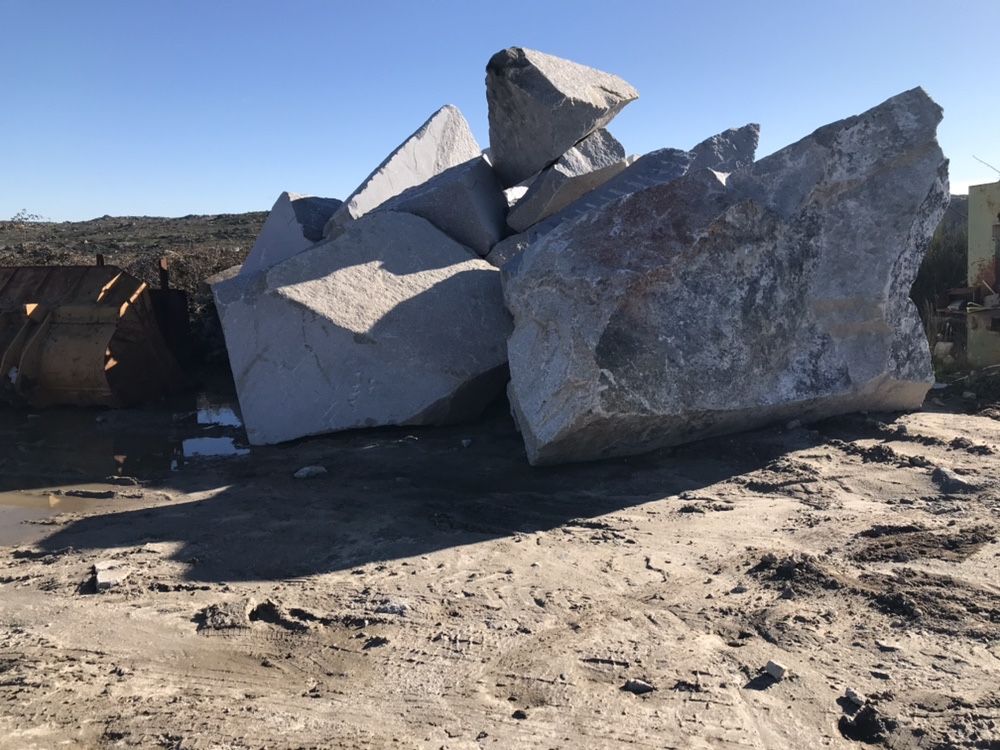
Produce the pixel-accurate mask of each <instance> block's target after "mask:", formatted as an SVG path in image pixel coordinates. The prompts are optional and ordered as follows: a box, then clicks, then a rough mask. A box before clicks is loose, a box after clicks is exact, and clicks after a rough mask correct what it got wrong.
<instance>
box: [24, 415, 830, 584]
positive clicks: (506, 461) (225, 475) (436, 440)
mask: <svg viewBox="0 0 1000 750" xmlns="http://www.w3.org/2000/svg"><path fill="white" fill-rule="evenodd" d="M92 421H93V420H91V422H92ZM807 436H808V433H806V432H805V431H802V430H796V431H793V432H783V431H780V430H765V431H760V432H756V433H751V434H749V435H737V436H733V437H729V438H723V439H716V440H712V441H705V442H701V443H696V444H691V445H688V446H684V447H681V448H677V449H673V450H664V451H659V452H656V453H652V454H647V455H645V456H638V457H632V458H627V459H616V460H609V461H603V462H597V463H589V464H576V465H566V466H558V467H545V468H532V467H530V466H528V464H527V461H526V459H525V455H524V449H523V447H522V444H521V440H520V437H519V436H518V434H517V432H516V431H515V429H514V426H513V423H512V422H511V420H510V418H509V417H508V416H507V415H506V413H505V404H499V405H497V406H496V408H494V409H493V410H492V411H491V412H490V413H489V414H487V415H486V416H485V417H484V418H483V419H481V420H480V421H479V422H477V423H475V424H473V425H462V426H455V427H448V428H424V429H419V430H416V429H380V430H368V431H363V432H353V433H343V434H340V435H332V436H328V437H323V438H317V439H311V440H306V441H301V442H298V443H295V444H290V445H284V446H275V447H270V448H263V449H254V451H253V453H252V455H250V456H248V457H244V458H239V459H234V460H228V461H215V462H203V463H197V464H194V465H189V466H188V467H187V469H186V470H185V471H182V472H174V473H167V474H164V475H161V476H160V477H159V478H157V479H156V480H155V481H153V482H151V483H150V486H147V489H146V491H147V494H149V493H152V492H155V489H156V487H160V488H162V489H165V490H167V491H169V492H171V493H172V494H174V496H175V497H178V498H180V499H179V500H178V501H175V502H172V503H169V504H166V505H157V506H154V507H144V508H141V509H136V510H126V511H123V512H119V513H113V514H109V515H95V516H89V517H83V518H81V519H78V520H75V521H72V522H70V523H68V524H67V525H65V526H63V527H62V528H61V529H60V530H59V531H57V532H55V533H54V534H52V535H50V536H48V537H47V538H46V539H44V540H43V541H42V542H41V543H40V546H41V547H42V548H44V549H46V550H58V549H62V548H65V547H72V548H74V549H77V550H85V549H108V548H116V547H130V546H136V545H141V544H144V543H147V542H155V541H168V542H180V543H181V548H180V550H179V551H178V552H177V554H176V555H175V557H176V558H177V559H179V560H180V561H182V562H184V563H186V564H187V565H188V566H189V567H188V572H187V577H188V578H189V579H191V580H197V581H214V582H220V581H239V580H282V579H288V578H294V577H300V576H306V575H311V574H315V573H324V572H330V571H338V570H349V569H353V568H357V567H360V566H363V565H366V564H369V563H375V562H378V561H384V560H390V559H396V558H400V557H408V556H413V555H419V554H424V553H429V552H432V551H434V550H438V549H442V548H449V547H456V546H461V545H467V544H474V543H476V542H481V541H484V540H487V539H493V538H498V537H507V536H512V535H516V534H518V533H530V532H533V531H539V530H546V529H552V528H555V527H559V526H563V525H569V526H574V525H575V526H581V525H583V526H592V527H595V528H597V529H600V528H601V524H600V522H599V521H594V520H593V519H595V518H596V517H599V516H601V515H603V514H607V513H611V512H613V511H616V510H620V509H622V508H625V507H629V506H634V505H638V504H641V503H643V502H647V501H651V500H655V499H660V498H663V497H668V496H672V495H679V494H681V493H685V492H695V491H698V490H700V489H702V488H705V487H707V486H709V485H712V484H714V483H716V482H719V481H722V480H724V479H727V478H729V477H732V476H734V475H736V474H740V473H743V472H746V471H751V470H753V469H756V468H760V467H762V466H764V465H765V464H766V463H768V462H769V461H771V460H772V459H774V458H776V457H778V456H780V455H782V454H783V453H785V452H787V451H789V450H793V449H798V448H802V447H805V446H803V445H802V444H801V441H802V440H803V439H809V438H808V437H807ZM79 439H80V440H83V441H85V440H86V439H87V437H86V434H82V435H80V436H79ZM816 439H817V440H819V438H816ZM796 441H797V442H796ZM305 465H321V466H323V467H324V468H326V469H327V474H326V475H325V476H322V477H318V478H315V479H310V480H296V479H294V478H292V473H293V472H294V471H295V470H296V469H299V468H300V467H302V466H305ZM205 491H211V494H210V496H202V499H198V500H193V501H187V502H185V501H184V495H183V494H182V493H184V494H188V495H190V494H191V493H198V492H205Z"/></svg>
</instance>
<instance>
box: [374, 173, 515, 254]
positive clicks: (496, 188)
mask: <svg viewBox="0 0 1000 750" xmlns="http://www.w3.org/2000/svg"><path fill="white" fill-rule="evenodd" d="M377 210H379V211H403V212H406V213H410V214H413V215H415V216H420V217H422V218H424V219H427V221H429V222H430V223H431V224H433V225H434V226H436V227H437V228H438V229H440V230H441V231H442V232H444V233H445V234H447V235H448V236H449V237H451V238H452V239H453V240H455V241H456V242H458V243H460V244H462V245H465V246H466V247H471V248H472V249H473V250H475V251H476V252H477V253H478V254H479V255H486V254H487V253H488V252H489V251H490V248H491V247H493V245H495V244H496V243H497V242H499V241H500V240H501V239H502V238H503V236H504V235H505V234H506V217H507V199H506V198H505V197H504V194H503V188H502V187H501V186H500V182H499V180H497V177H496V175H495V174H494V172H493V167H491V166H490V163H489V162H488V161H487V159H486V156H485V155H483V156H476V157H475V158H473V159H469V161H467V162H465V163H464V164H459V165H458V166H457V167H451V168H450V169H446V170H445V171H444V172H442V173H441V174H439V175H437V176H436V177H432V178H431V179H429V180H428V181H427V182H425V183H423V184H422V185H417V186H415V187H411V188H409V189H408V190H404V191H403V192H402V193H400V194H399V195H397V196H396V197H395V198H390V199H389V200H387V201H386V202H385V203H383V204H382V205H381V206H379V207H378V209H377Z"/></svg>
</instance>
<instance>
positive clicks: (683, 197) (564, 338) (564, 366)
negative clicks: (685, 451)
mask: <svg viewBox="0 0 1000 750" xmlns="http://www.w3.org/2000/svg"><path fill="white" fill-rule="evenodd" d="M940 119H941V110H940V108H939V107H938V106H937V105H936V104H935V103H934V102H933V101H932V100H931V99H930V98H929V97H928V96H927V95H926V94H925V93H924V92H923V91H922V90H921V89H914V90H912V91H908V92H905V93H903V94H900V95H899V96H896V97H894V98H892V99H889V100H888V101H886V102H885V103H883V104H881V105H879V106H878V107H875V108H874V109H872V110H869V111H868V112H865V113H864V114H862V115H859V116H855V117H851V118H848V119H846V120H842V121H840V122H836V123H833V124H831V125H828V126H826V127H823V128H820V129H819V130H817V131H816V132H815V133H813V134H812V135H810V136H808V137H806V138H804V139H803V140H801V141H799V142H798V143H796V144H793V145H791V146H789V147H787V148H785V149H783V150H781V151H778V152H777V153H775V154H773V155H771V156H770V157H767V158H765V159H762V160H760V161H758V162H756V163H754V164H753V165H752V166H750V167H748V168H744V169H742V170H739V171H736V172H734V173H732V174H731V175H729V176H728V179H727V177H726V176H725V175H723V174H720V173H718V172H713V171H710V170H707V169H699V170H696V171H694V172H691V173H689V174H687V175H685V176H684V177H682V178H680V179H677V180H674V181H672V182H668V183H666V184H662V185H657V186H654V187H651V188H648V189H645V190H641V191H638V192H635V193H632V194H630V195H628V196H626V197H624V198H621V199H619V200H616V201H612V202H611V203H608V204H605V205H604V206H602V207H600V208H598V209H596V210H595V211H593V212H592V213H589V214H584V215H582V216H580V217H578V218H577V219H575V220H573V221H571V222H569V223H565V224H562V225H560V226H559V227H557V228H556V229H554V230H553V231H552V232H550V233H548V234H546V235H545V236H544V237H542V238H541V239H540V240H539V241H538V242H536V243H534V244H532V245H531V246H530V247H529V248H528V249H527V250H526V251H525V252H524V254H523V255H522V256H521V257H520V260H519V268H518V272H517V273H516V274H511V275H509V276H504V293H505V298H506V302H507V305H508V307H509V309H510V311H511V312H512V313H513V316H514V321H515V329H514V333H513V334H512V336H511V338H510V341H509V343H508V351H509V359H510V369H511V383H510V386H509V389H508V393H509V396H510V401H511V406H512V409H513V412H514V414H515V417H516V419H517V422H518V425H519V427H520V429H521V431H522V434H523V437H524V442H525V445H526V447H527V452H528V457H529V460H530V461H531V462H532V463H533V464H544V463H554V462H562V461H580V460H589V459H598V458H602V457H605V456H616V455H625V454H631V453H637V452H641V451H646V450H650V449H654V448H657V447H661V446H667V445H672V444H677V443H681V442H685V441H689V440H693V439H697V438H703V437H707V436H712V435H717V434H721V433H726V432H731V431H737V430H744V429H749V428H754V427H757V426H760V425H764V424H766V423H770V422H775V421H782V420H786V419H792V418H795V419H800V420H812V419H817V418H822V417H826V416H830V415H834V414H838V413H844V412H849V411H856V410H901V409H912V408H916V407H918V406H919V405H920V404H921V402H922V400H923V398H924V396H925V394H926V392H927V390H928V388H929V386H930V384H931V383H932V382H933V376H932V372H931V366H930V356H929V353H928V347H927V342H926V339H925V337H924V334H923V331H922V328H921V325H920V320H919V318H918V317H917V314H916V310H915V308H914V306H913V304H912V302H910V300H909V298H908V293H909V289H910V285H911V284H912V282H913V279H914V277H915V275H916V272H917V268H918V266H919V264H920V261H921V258H922V257H923V254H924V252H925V250H926V248H927V246H928V243H929V241H930V238H931V235H932V233H933V232H934V228H935V227H936V226H937V224H938V221H939V220H940V218H941V216H942V214H943V213H944V209H945V206H946V205H947V202H948V181H947V162H946V160H945V159H944V157H943V155H942V153H941V149H940V148H939V147H938V144H937V142H936V140H935V131H936V128H937V125H938V123H939V121H940Z"/></svg>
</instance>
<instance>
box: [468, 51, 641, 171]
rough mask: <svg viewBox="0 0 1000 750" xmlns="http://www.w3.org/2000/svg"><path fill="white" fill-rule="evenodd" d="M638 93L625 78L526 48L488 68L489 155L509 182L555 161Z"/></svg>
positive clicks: (495, 57)
mask: <svg viewBox="0 0 1000 750" xmlns="http://www.w3.org/2000/svg"><path fill="white" fill-rule="evenodd" d="M638 97H639V93H638V92H637V91H636V90H635V89H634V88H632V87H631V86H630V85H629V84H628V83H626V82H625V81H623V80H622V79H621V78H619V77H618V76H615V75H611V74H610V73H605V72H603V71H600V70H596V69H594V68H588V67H587V66H586V65H580V64H579V63H575V62H571V61H569V60H564V59H562V58H559V57H554V56H553V55H546V54H544V53H543V52H537V51H535V50H531V49H524V48H522V47H510V48H508V49H505V50H502V51H500V52H497V53H496V54H495V55H493V57H492V58H490V61H489V63H488V64H487V66H486V100H487V104H488V105H489V120H490V156H491V160H492V162H493V166H494V167H495V168H496V170H497V174H499V175H500V180H501V181H502V182H503V183H504V185H505V186H507V187H509V186H511V185H515V184H517V183H518V182H520V181H521V180H523V179H525V178H526V177H530V176H531V175H533V174H535V173H536V172H539V171H541V170H542V169H544V168H545V167H547V166H548V165H549V164H552V163H553V162H554V161H556V160H557V159H558V158H559V157H560V156H562V155H563V154H564V153H565V152H566V151H568V150H569V149H571V148H572V147H573V146H575V145H576V144H577V143H579V142H580V141H582V140H583V139H584V138H586V137H587V136H588V135H590V134H591V133H593V132H594V131H595V130H597V129H598V128H602V127H604V126H605V125H607V124H608V123H609V122H611V120H612V119H613V118H614V116H615V115H617V114H618V113H619V112H620V111H621V110H622V108H623V107H624V106H625V105H626V104H628V103H629V102H631V101H634V100H635V99H637V98H638Z"/></svg>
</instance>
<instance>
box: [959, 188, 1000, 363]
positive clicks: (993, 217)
mask: <svg viewBox="0 0 1000 750" xmlns="http://www.w3.org/2000/svg"><path fill="white" fill-rule="evenodd" d="M998 214H1000V182H992V183H990V184H988V185H973V186H972V187H970V188H969V261H968V263H969V286H971V287H981V289H980V291H979V295H977V297H978V298H980V299H981V298H982V297H981V296H980V295H987V294H990V289H992V290H993V292H994V293H1000V273H998V270H1000V269H998V268H997V262H996V255H997V251H996V244H995V243H994V240H993V225H994V224H998V223H1000V218H998V216H997V215H998ZM985 285H988V286H989V288H988V289H987V288H985ZM994 317H997V318H1000V310H994V311H983V312H973V313H970V314H969V315H968V316H967V320H968V341H967V345H966V346H967V357H968V360H969V364H970V365H971V366H972V367H988V366H990V365H996V364H1000V330H992V329H993V328H994V327H996V326H997V325H998V324H1000V321H998V323H993V318H994Z"/></svg>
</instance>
